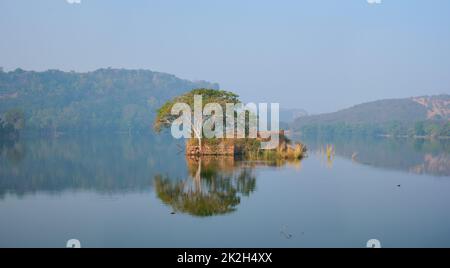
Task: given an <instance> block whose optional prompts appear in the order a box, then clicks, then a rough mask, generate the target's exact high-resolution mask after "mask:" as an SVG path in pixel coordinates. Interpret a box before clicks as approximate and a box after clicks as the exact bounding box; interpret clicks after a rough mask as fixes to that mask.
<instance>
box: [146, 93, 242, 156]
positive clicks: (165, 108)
mask: <svg viewBox="0 0 450 268" xmlns="http://www.w3.org/2000/svg"><path fill="white" fill-rule="evenodd" d="M195 95H201V96H202V109H203V108H204V107H205V105H207V104H208V103H217V104H219V105H220V106H221V107H222V110H223V111H225V108H226V104H227V103H233V104H236V103H240V101H239V96H238V95H236V94H235V93H232V92H229V91H224V90H215V89H207V88H198V89H193V90H191V91H190V92H187V93H185V94H183V95H180V96H177V97H175V98H173V99H171V100H169V101H167V102H166V103H164V104H163V105H162V106H161V108H159V109H158V112H157V115H156V118H155V122H154V129H155V130H156V131H157V132H159V131H161V129H163V128H169V127H170V125H171V124H172V123H173V121H174V120H175V119H177V118H178V117H179V115H178V114H175V115H174V114H172V107H173V106H174V105H175V104H176V103H185V104H187V105H188V106H189V107H190V108H191V111H194V97H195ZM212 116H214V115H212ZM204 119H208V118H204ZM190 129H191V133H194V136H195V138H196V139H197V140H198V144H199V147H200V150H201V147H202V139H203V132H202V126H196V125H194V124H191V126H190Z"/></svg>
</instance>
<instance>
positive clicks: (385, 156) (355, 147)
mask: <svg viewBox="0 0 450 268" xmlns="http://www.w3.org/2000/svg"><path fill="white" fill-rule="evenodd" d="M304 141H305V142H306V144H307V146H308V148H309V149H310V150H311V151H316V152H320V151H324V150H325V149H324V147H325V145H326V144H332V145H333V146H334V150H335V153H336V154H337V155H339V156H343V157H345V158H349V159H352V160H353V161H354V162H357V163H361V164H367V165H372V166H375V167H382V168H388V169H395V170H403V171H408V172H415V173H420V174H422V173H424V174H431V175H436V176H450V141H449V140H425V139H392V138H359V139H358V138H348V139H345V138H342V139H333V140H304Z"/></svg>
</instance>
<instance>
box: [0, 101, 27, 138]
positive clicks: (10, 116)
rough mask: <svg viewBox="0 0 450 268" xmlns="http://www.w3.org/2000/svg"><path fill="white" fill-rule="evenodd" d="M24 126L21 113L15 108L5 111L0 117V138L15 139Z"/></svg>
mask: <svg viewBox="0 0 450 268" xmlns="http://www.w3.org/2000/svg"><path fill="white" fill-rule="evenodd" d="M24 125H25V116H24V114H23V111H22V110H20V109H17V108H14V109H11V110H8V111H6V112H5V113H4V114H3V115H1V116H0V138H15V137H17V136H18V134H19V131H20V130H21V129H23V127H24Z"/></svg>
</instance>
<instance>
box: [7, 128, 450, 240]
mask: <svg viewBox="0 0 450 268" xmlns="http://www.w3.org/2000/svg"><path fill="white" fill-rule="evenodd" d="M304 142H305V143H306V144H307V146H308V148H309V153H308V157H307V158H305V159H303V160H302V161H297V162H290V163H285V162H264V161H243V160H239V159H233V158H201V159H199V158H186V157H185V156H184V153H183V151H182V148H183V144H182V143H181V142H180V141H173V140H171V139H170V138H168V137H165V136H159V137H152V136H133V137H130V136H126V135H123V136H120V135H119V136H114V137H107V136H78V137H65V136H62V137H60V138H57V139H44V138H23V139H22V140H21V141H19V142H15V143H7V144H2V145H1V147H0V246H1V247H64V246H65V243H66V241H67V240H68V239H71V238H77V239H79V240H80V241H81V244H82V246H83V247H364V246H365V244H366V242H367V240H369V239H372V238H376V239H379V240H380V241H381V244H382V246H383V247H450V209H449V206H450V154H449V152H450V142H449V141H424V140H406V139H404V140H396V139H352V140H305V141H304ZM327 145H328V148H329V152H330V153H329V154H328V155H327Z"/></svg>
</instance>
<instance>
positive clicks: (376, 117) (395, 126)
mask: <svg viewBox="0 0 450 268" xmlns="http://www.w3.org/2000/svg"><path fill="white" fill-rule="evenodd" d="M449 120H450V95H436V96H421V97H413V98H405V99H386V100H379V101H374V102H368V103H363V104H359V105H355V106H353V107H350V108H347V109H344V110H340V111H337V112H334V113H327V114H319V115H311V116H304V117H300V118H298V119H296V120H295V121H294V123H293V124H292V126H291V127H292V128H293V129H294V131H296V132H300V133H303V134H307V135H309V134H312V135H319V134H322V135H341V134H342V135H349V134H379V135H417V136H424V135H428V136H449V135H450V133H449V131H450V130H449V128H450V126H449Z"/></svg>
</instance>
